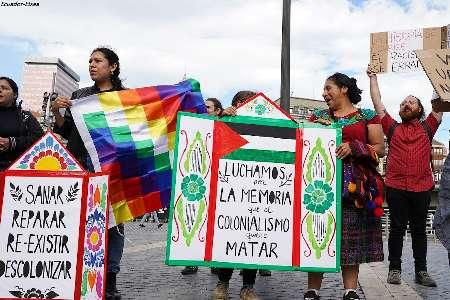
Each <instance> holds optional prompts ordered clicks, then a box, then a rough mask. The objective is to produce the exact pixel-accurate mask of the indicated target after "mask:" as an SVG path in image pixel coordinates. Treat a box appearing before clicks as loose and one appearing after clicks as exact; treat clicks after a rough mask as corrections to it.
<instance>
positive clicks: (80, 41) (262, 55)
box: [0, 0, 450, 127]
mask: <svg viewBox="0 0 450 300" xmlns="http://www.w3.org/2000/svg"><path fill="white" fill-rule="evenodd" d="M35 1H38V0H35ZM39 2H40V6H39V7H38V8H32V7H21V8H19V7H1V8H0V13H1V14H2V18H0V28H1V29H0V40H4V39H7V41H11V43H13V42H12V41H16V40H19V41H22V43H25V44H24V45H26V43H30V44H33V45H36V54H37V55H42V56H57V57H60V58H61V59H62V60H63V61H65V62H66V63H67V64H68V65H69V66H70V67H71V68H72V69H74V70H75V71H76V72H78V73H79V74H80V76H81V86H85V85H88V84H90V79H89V76H88V72H87V71H88V70H87V69H88V68H87V66H88V64H87V61H88V58H89V55H90V51H91V50H92V49H94V48H95V47H97V46H98V45H110V46H112V48H114V49H115V50H116V51H117V52H118V54H119V56H120V59H121V69H122V77H124V78H125V79H126V85H127V86H129V87H136V86H143V85H151V84H162V83H175V82H177V81H179V80H181V78H182V76H183V75H184V73H185V72H186V73H187V75H188V76H190V77H193V78H196V79H198V80H199V81H200V82H201V84H202V89H203V93H204V94H205V96H214V97H218V98H220V99H222V100H224V102H225V103H226V104H229V103H230V101H231V97H232V96H233V94H234V93H235V92H236V91H238V90H240V89H253V90H258V91H263V92H265V93H266V94H267V95H268V96H269V97H271V98H273V99H276V98H278V96H279V89H280V52H281V16H282V1H279V0H264V1H262V0H247V1H239V0H229V1H225V0H223V1H207V0H196V1H187V0H178V1H156V0H151V1H138V0H130V1H121V2H119V1H108V0H97V1H58V0H40V1H39ZM449 15H450V6H449V4H448V1H446V0H410V1H404V0H401V1H400V0H397V1H389V0H368V1H345V0H336V1H329V0H298V1H293V2H292V9H291V91H292V93H293V94H294V95H295V96H300V97H309V98H313V97H315V98H320V95H321V92H322V86H323V82H324V80H325V78H326V77H327V76H329V75H330V74H332V73H334V72H336V71H342V72H346V73H348V74H350V75H353V76H355V77H356V78H357V79H358V83H359V85H360V87H361V88H362V89H364V95H363V96H364V99H365V100H364V101H363V102H362V104H363V105H364V106H368V107H371V102H370V99H369V94H368V87H369V86H368V79H367V76H366V75H365V68H366V66H367V63H368V60H369V36H370V33H371V32H380V31H392V30H402V29H410V28H418V27H432V26H443V25H444V24H445V23H444V22H447V21H446V20H448V16H449ZM18 20H20V21H18ZM24 41H26V42H24ZM8 43H10V42H8ZM379 82H380V87H381V90H382V96H383V100H384V101H385V102H386V106H387V107H388V110H389V111H390V112H391V113H392V114H393V115H396V114H397V111H398V105H399V103H400V101H401V99H403V98H404V97H405V96H406V95H407V94H415V95H417V96H418V97H420V98H422V99H424V102H425V104H426V107H427V109H428V111H429V109H430V106H429V104H428V103H427V102H428V99H429V96H430V95H431V85H430V83H429V81H428V79H427V78H426V76H425V75H424V74H423V73H413V74H407V73H405V74H385V75H381V76H380V79H379ZM448 127H450V126H448Z"/></svg>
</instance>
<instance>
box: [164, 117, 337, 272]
mask: <svg viewBox="0 0 450 300" xmlns="http://www.w3.org/2000/svg"><path fill="white" fill-rule="evenodd" d="M311 126H313V127H308V126H306V125H303V124H302V125H299V124H297V123H296V122H293V121H292V120H290V119H289V118H287V119H284V120H283V119H281V120H276V119H271V118H266V119H264V118H255V117H251V116H248V117H242V116H237V117H231V118H222V119H220V120H216V119H214V118H213V117H208V116H200V115H194V114H189V113H180V114H179V117H178V123H177V137H176V149H175V158H174V173H173V180H172V183H173V187H172V190H173V193H172V202H171V212H170V222H169V224H170V225H169V232H168V245H167V253H166V263H167V264H169V265H205V266H216V267H236V268H266V269H276V270H304V271H308V270H309V271H324V272H336V271H338V270H339V268H340V265H339V263H340V259H339V257H340V256H339V255H340V250H339V249H340V182H341V165H340V161H339V160H336V157H335V154H334V151H335V147H336V145H337V144H339V143H340V138H341V136H340V134H341V131H340V129H334V128H323V127H321V126H320V125H311ZM337 191H338V192H337Z"/></svg>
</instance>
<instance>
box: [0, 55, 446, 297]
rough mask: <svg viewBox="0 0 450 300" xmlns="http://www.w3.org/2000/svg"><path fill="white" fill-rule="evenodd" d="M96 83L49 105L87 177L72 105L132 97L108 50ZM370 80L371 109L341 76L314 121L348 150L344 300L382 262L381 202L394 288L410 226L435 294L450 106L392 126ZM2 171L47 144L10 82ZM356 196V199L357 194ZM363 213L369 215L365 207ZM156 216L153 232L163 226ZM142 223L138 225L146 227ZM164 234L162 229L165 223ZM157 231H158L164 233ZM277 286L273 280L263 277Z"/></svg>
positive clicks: (313, 277) (249, 277) (114, 238)
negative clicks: (432, 247)
mask: <svg viewBox="0 0 450 300" xmlns="http://www.w3.org/2000/svg"><path fill="white" fill-rule="evenodd" d="M89 74H90V77H91V79H92V81H93V85H92V86H90V87H86V88H82V89H79V90H77V91H75V92H73V94H72V95H71V97H70V98H69V97H66V96H59V97H58V98H56V100H54V101H53V102H52V103H51V110H52V112H53V114H54V116H55V125H54V128H53V131H54V132H56V133H58V134H60V135H61V136H62V137H64V138H65V139H67V149H68V150H69V151H70V152H71V153H72V154H73V156H74V157H75V158H76V159H77V160H78V161H79V162H80V164H81V165H82V166H83V167H84V168H85V169H86V170H88V171H94V168H93V164H92V162H91V159H90V157H89V154H88V152H87V150H86V148H85V147H84V143H83V142H82V140H81V138H80V135H79V133H78V130H77V128H76V126H75V124H74V120H73V118H72V115H71V112H70V107H71V105H72V104H71V103H72V102H71V100H73V99H78V98H81V97H85V96H89V95H93V94H96V93H99V92H108V91H120V90H123V89H125V87H124V86H123V84H122V81H121V79H120V77H119V75H120V62H119V57H118V55H117V54H116V53H115V52H114V51H113V50H111V49H109V48H105V47H100V48H96V49H94V50H93V51H92V52H91V55H90V59H89ZM367 75H368V77H369V80H370V96H371V99H372V102H373V108H374V109H362V108H359V106H358V103H359V102H360V101H361V92H362V90H361V89H360V88H359V87H358V86H357V82H356V79H354V78H350V77H348V76H347V75H345V74H342V73H335V74H333V75H331V76H329V77H328V78H327V79H326V80H325V84H324V88H323V94H322V96H323V98H324V100H325V102H326V103H327V105H328V109H324V110H319V111H316V112H314V113H313V114H312V115H311V116H310V117H309V121H311V122H316V123H320V124H324V125H331V124H339V125H340V126H341V127H342V143H341V144H340V145H338V146H337V148H336V157H337V158H338V159H341V160H342V162H343V184H342V218H341V219H342V239H341V255H340V260H341V270H342V279H343V287H344V289H345V292H344V295H343V299H344V300H352V299H359V296H358V294H357V292H356V289H357V284H358V273H359V265H360V264H363V263H370V262H377V261H384V254H383V241H382V230H381V221H380V218H379V216H378V215H377V213H376V212H374V211H373V210H372V211H370V210H367V209H362V207H364V203H365V202H366V201H368V200H369V199H373V198H375V197H379V198H381V199H383V197H384V196H385V200H386V202H387V205H388V207H389V220H390V224H391V225H390V228H389V231H390V232H389V239H388V253H389V254H388V261H389V272H388V274H387V282H388V283H389V284H401V274H402V266H401V263H402V260H401V258H402V247H403V237H404V235H405V232H406V228H407V225H408V224H409V228H410V230H411V237H412V250H413V257H414V266H415V280H416V282H417V283H418V284H421V285H423V286H428V287H435V286H436V282H435V281H434V280H433V279H432V277H431V276H430V274H429V273H428V271H427V236H426V218H427V213H428V209H429V206H430V200H431V190H432V188H433V187H434V182H433V178H432V171H431V168H430V156H431V144H432V140H433V137H434V134H435V133H436V131H437V129H438V126H439V124H440V122H441V120H442V115H443V114H442V111H450V109H449V105H448V104H447V103H444V102H443V101H441V100H440V99H439V97H438V96H437V95H436V94H434V95H433V97H432V107H433V109H432V112H431V113H430V114H428V115H427V116H426V117H425V110H424V107H423V105H422V103H421V101H420V100H419V99H418V98H417V97H415V96H412V95H409V96H407V97H406V98H405V99H404V100H403V101H402V102H401V103H400V110H399V112H398V113H399V115H400V118H401V122H397V121H395V120H394V119H393V118H392V117H391V115H390V114H389V113H388V112H387V111H386V109H385V107H384V105H383V103H382V101H381V93H380V89H379V86H378V82H377V75H376V74H375V73H374V72H372V69H371V67H370V66H369V67H368V69H367ZM255 94H256V93H255V92H252V91H240V92H238V93H237V94H236V95H235V96H234V97H233V99H232V106H231V107H228V108H225V109H224V108H223V106H222V104H221V102H220V101H219V100H218V99H216V98H208V99H206V101H205V105H206V108H207V112H208V114H209V115H211V116H214V117H217V118H220V117H222V116H234V115H236V108H237V107H238V106H239V105H240V104H241V103H243V102H245V101H246V100H247V99H249V98H251V97H253V96H254V95H255ZM0 119H1V120H2V125H1V126H0V170H5V169H6V168H7V167H8V166H9V165H10V164H11V163H12V162H14V160H15V159H17V158H18V156H20V154H21V153H23V151H25V150H26V149H27V148H28V147H30V146H31V145H32V144H33V143H34V142H35V141H36V140H38V139H39V138H40V137H41V136H42V135H43V131H42V129H41V127H40V126H39V123H38V122H37V120H36V119H35V117H34V116H33V115H32V114H31V113H30V112H28V111H24V110H22V108H21V101H19V100H18V87H17V84H16V83H15V82H14V81H13V80H12V79H10V78H8V77H0ZM384 136H386V138H387V141H388V144H389V154H388V159H387V171H386V176H385V180H384V184H383V180H382V179H381V176H380V175H379V173H378V172H377V165H378V158H379V157H382V156H384V155H385V146H384ZM355 182H357V184H356V187H357V188H356V190H355V191H352V192H351V193H349V192H348V191H349V188H350V184H352V183H355ZM449 197H450V158H449V157H447V159H446V161H445V164H444V168H443V172H442V180H441V185H440V193H439V204H438V208H437V211H436V216H435V226H436V232H437V235H438V237H439V238H440V239H441V240H442V241H443V244H444V246H445V247H446V248H447V249H448V250H449V264H450V226H449V225H450V224H449V222H450V201H449ZM361 203H362V205H361ZM155 215H156V213H155V214H153V218H154V220H155V222H158V223H159V220H158V216H157V215H156V217H155ZM148 216H149V215H146V216H144V217H143V218H142V222H141V223H140V225H141V226H142V227H145V225H144V221H145V219H146V218H147V217H148ZM159 224H161V226H162V223H159ZM158 227H160V226H158ZM124 234H125V233H124V226H123V224H118V225H117V226H115V227H112V228H110V229H109V230H108V253H107V264H106V265H107V273H106V291H105V293H106V299H108V300H111V299H114V300H116V299H121V293H120V292H119V291H118V289H117V284H116V282H117V274H118V273H119V271H120V262H121V258H122V254H123V248H124ZM197 271H198V267H197V266H186V267H185V268H184V269H183V270H182V271H181V273H182V274H183V275H189V274H194V273H196V272H197ZM257 271H258V270H256V269H243V270H241V275H242V289H241V292H240V299H246V300H249V299H258V297H257V295H256V292H255V291H254V289H253V286H254V284H255V279H256V275H257ZM211 272H213V273H215V274H217V276H218V283H217V286H216V288H215V289H214V290H213V292H212V298H213V299H228V297H229V295H228V289H229V281H230V278H231V276H232V274H233V269H229V268H211ZM260 274H261V275H263V276H270V274H271V273H270V271H269V270H260ZM307 276H308V286H307V288H306V292H305V294H304V299H306V300H316V299H320V288H321V284H322V281H323V273H318V272H310V273H308V275H307Z"/></svg>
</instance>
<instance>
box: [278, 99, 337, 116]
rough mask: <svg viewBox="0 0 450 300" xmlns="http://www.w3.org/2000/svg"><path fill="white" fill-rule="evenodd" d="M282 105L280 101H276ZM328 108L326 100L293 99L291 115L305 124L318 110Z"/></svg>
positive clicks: (291, 100)
mask: <svg viewBox="0 0 450 300" xmlns="http://www.w3.org/2000/svg"><path fill="white" fill-rule="evenodd" d="M275 103H276V104H278V105H280V99H278V100H275ZM326 108H328V105H327V103H326V102H325V101H324V100H316V99H310V98H300V97H291V99H290V109H289V114H290V115H291V116H292V117H293V118H294V119H295V120H296V121H297V122H304V121H306V119H307V118H308V116H310V115H311V114H312V113H313V112H314V110H316V109H326Z"/></svg>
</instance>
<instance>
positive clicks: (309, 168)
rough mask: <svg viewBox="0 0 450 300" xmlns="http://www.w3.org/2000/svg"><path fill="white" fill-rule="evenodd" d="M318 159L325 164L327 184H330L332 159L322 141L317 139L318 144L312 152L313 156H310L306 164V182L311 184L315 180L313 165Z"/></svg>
mask: <svg viewBox="0 0 450 300" xmlns="http://www.w3.org/2000/svg"><path fill="white" fill-rule="evenodd" d="M316 157H318V158H319V159H320V160H321V163H323V166H324V169H325V178H321V179H324V180H325V182H327V183H330V181H331V163H330V157H329V155H328V154H327V152H326V150H325V148H324V147H323V146H322V139H321V138H317V140H316V144H315V146H314V148H313V149H312V150H311V154H309V155H308V158H307V160H308V162H307V164H306V182H307V183H308V184H309V183H311V181H312V180H313V179H314V178H313V169H314V168H313V163H314V160H315V159H316Z"/></svg>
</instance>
